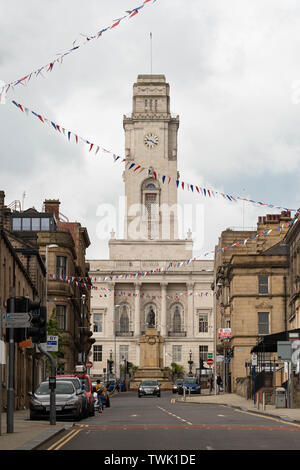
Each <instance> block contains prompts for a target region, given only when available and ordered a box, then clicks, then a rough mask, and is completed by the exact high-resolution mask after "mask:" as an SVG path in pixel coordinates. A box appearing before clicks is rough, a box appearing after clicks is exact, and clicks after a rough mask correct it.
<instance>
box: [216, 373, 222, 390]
mask: <svg viewBox="0 0 300 470" xmlns="http://www.w3.org/2000/svg"><path fill="white" fill-rule="evenodd" d="M222 384H223V382H222V378H221V376H220V375H218V377H217V386H218V389H217V393H218V394H219V393H220V391H221V388H222Z"/></svg>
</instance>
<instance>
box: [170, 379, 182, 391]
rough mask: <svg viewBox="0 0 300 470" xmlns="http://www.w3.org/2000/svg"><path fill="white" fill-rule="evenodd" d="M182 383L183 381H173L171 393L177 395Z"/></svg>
mask: <svg viewBox="0 0 300 470" xmlns="http://www.w3.org/2000/svg"><path fill="white" fill-rule="evenodd" d="M182 383H183V379H177V380H175V382H174V383H173V387H172V392H173V393H178V389H179V388H180V386H181V385H182Z"/></svg>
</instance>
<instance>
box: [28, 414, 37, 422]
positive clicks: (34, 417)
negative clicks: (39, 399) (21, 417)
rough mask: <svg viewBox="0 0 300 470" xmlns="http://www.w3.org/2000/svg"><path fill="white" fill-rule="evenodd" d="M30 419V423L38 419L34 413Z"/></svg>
mask: <svg viewBox="0 0 300 470" xmlns="http://www.w3.org/2000/svg"><path fill="white" fill-rule="evenodd" d="M29 419H30V421H34V420H35V419H36V416H35V414H34V413H30V416H29Z"/></svg>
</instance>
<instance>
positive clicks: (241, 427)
mask: <svg viewBox="0 0 300 470" xmlns="http://www.w3.org/2000/svg"><path fill="white" fill-rule="evenodd" d="M174 398H177V395H173V394H172V393H171V392H162V396H161V398H157V397H150V396H149V397H142V398H138V396H137V393H136V392H125V393H119V394H116V395H115V396H113V397H112V399H111V407H110V408H108V409H106V408H105V409H104V412H103V413H102V414H96V415H95V416H94V417H90V418H88V419H85V420H82V421H80V422H79V423H76V424H75V425H74V426H73V428H72V429H71V430H68V431H65V433H64V435H60V436H59V437H57V438H56V439H55V440H52V441H49V442H47V443H46V444H44V445H43V446H42V447H40V448H39V449H38V450H102V451H103V450H105V451H118V450H120V451H124V450H126V451H128V450H129V451H130V450H172V451H182V450H190V451H191V450H195V451H196V450H199V451H202V450H296V449H300V441H299V436H300V434H299V432H300V425H297V424H295V423H288V422H284V421H283V420H280V419H279V418H275V417H266V416H259V415H254V414H252V413H250V412H245V411H242V410H238V409H234V408H231V407H228V406H225V405H213V404H211V405H207V404H197V403H181V402H175V401H174ZM111 455H112V454H107V456H108V458H111V457H110V456H111ZM150 463H151V462H150Z"/></svg>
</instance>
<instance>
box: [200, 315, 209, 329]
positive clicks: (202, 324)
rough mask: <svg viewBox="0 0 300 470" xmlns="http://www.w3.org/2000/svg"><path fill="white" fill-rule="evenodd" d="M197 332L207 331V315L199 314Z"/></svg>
mask: <svg viewBox="0 0 300 470" xmlns="http://www.w3.org/2000/svg"><path fill="white" fill-rule="evenodd" d="M199 333H208V315H207V314H203V315H202V314H201V315H199Z"/></svg>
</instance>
